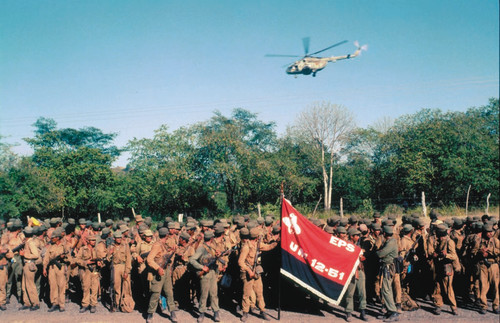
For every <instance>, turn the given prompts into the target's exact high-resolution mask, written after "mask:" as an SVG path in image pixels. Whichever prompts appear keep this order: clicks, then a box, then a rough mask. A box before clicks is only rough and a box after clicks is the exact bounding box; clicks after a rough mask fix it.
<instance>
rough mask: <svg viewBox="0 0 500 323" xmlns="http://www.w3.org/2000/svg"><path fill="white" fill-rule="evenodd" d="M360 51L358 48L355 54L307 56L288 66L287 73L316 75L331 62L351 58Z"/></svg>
mask: <svg viewBox="0 0 500 323" xmlns="http://www.w3.org/2000/svg"><path fill="white" fill-rule="evenodd" d="M359 53H360V49H359V48H358V49H357V50H356V51H355V52H354V53H353V54H348V55H342V56H331V57H312V56H305V57H303V58H301V59H299V60H298V61H295V62H294V63H293V64H291V65H290V66H288V67H287V69H286V73H287V74H292V75H297V74H304V75H310V74H312V76H316V73H317V72H318V71H321V70H322V69H324V68H325V67H326V65H327V64H328V63H329V62H336V61H338V60H341V59H349V58H354V57H356V56H358V55H359Z"/></svg>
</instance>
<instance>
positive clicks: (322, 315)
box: [0, 298, 500, 323]
mask: <svg viewBox="0 0 500 323" xmlns="http://www.w3.org/2000/svg"><path fill="white" fill-rule="evenodd" d="M419 304H420V306H421V309H419V310H417V311H414V312H405V313H403V314H401V315H400V322H431V321H435V322H437V321H439V322H464V323H465V322H483V323H487V322H492V323H498V322H500V315H497V314H494V313H492V312H491V311H488V313H487V314H485V315H481V314H479V313H478V312H477V311H476V310H474V309H472V308H464V307H461V308H459V309H458V313H459V315H458V316H454V315H452V314H451V313H450V312H449V307H443V313H442V314H441V315H439V316H436V315H434V314H432V313H431V312H430V310H431V308H432V306H431V304H430V303H429V302H424V301H420V302H419ZM464 306H465V305H464ZM19 307H20V305H19V304H18V303H17V301H16V300H15V299H14V298H11V304H8V305H7V310H6V311H0V321H1V322H33V323H34V322H37V323H38V322H44V323H45V322H122V323H125V322H144V321H145V317H144V316H143V314H141V313H139V312H138V311H134V312H132V313H128V314H125V313H120V312H116V313H109V312H108V310H107V309H106V308H104V307H103V306H102V305H101V304H99V305H98V307H97V312H96V313H94V314H91V313H89V312H86V313H84V314H80V313H79V312H78V311H79V309H80V308H79V306H78V305H77V304H75V303H68V304H67V306H66V311H65V312H62V313H61V312H59V311H56V312H53V313H48V312H47V309H48V307H47V305H46V304H42V305H41V309H40V310H38V311H33V312H32V311H29V310H28V311H18V308H19ZM490 308H491V307H490ZM268 312H269V314H270V316H272V318H273V319H272V320H271V322H272V321H274V319H276V318H277V311H276V310H269V311H268ZM377 313H378V308H376V307H374V306H371V305H369V306H368V308H367V314H368V315H369V318H370V321H371V322H382V321H381V320H378V319H377V318H376V315H377ZM353 314H354V317H353V319H352V322H362V321H361V320H359V318H358V317H359V314H358V313H357V312H354V313H353ZM178 319H179V322H182V323H183V322H196V314H194V313H189V312H185V311H179V312H178ZM169 321H170V320H169V317H168V314H155V316H154V322H169ZM221 321H222V322H240V319H239V315H238V314H237V313H233V312H230V311H227V310H221ZM280 321H281V322H293V323H299V322H304V323H311V322H344V314H343V311H342V308H341V307H338V306H327V305H323V304H315V305H313V306H307V305H306V306H301V308H300V310H295V309H292V308H286V309H285V310H282V311H281V320H280ZM204 322H208V323H210V322H213V320H212V313H211V312H209V314H208V317H206V318H205V321H204ZM247 322H250V323H252V322H263V321H262V320H261V319H259V318H257V317H256V316H253V315H250V316H249V319H248V321H247Z"/></svg>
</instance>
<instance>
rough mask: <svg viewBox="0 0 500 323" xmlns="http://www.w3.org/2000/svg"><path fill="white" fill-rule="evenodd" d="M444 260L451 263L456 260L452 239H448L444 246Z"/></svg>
mask: <svg viewBox="0 0 500 323" xmlns="http://www.w3.org/2000/svg"><path fill="white" fill-rule="evenodd" d="M446 259H448V260H451V261H454V260H457V259H458V256H457V250H456V246H455V241H453V240H452V239H449V240H448V244H447V245H446Z"/></svg>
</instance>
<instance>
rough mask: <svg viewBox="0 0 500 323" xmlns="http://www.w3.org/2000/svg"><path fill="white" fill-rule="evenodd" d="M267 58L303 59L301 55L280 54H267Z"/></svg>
mask: <svg viewBox="0 0 500 323" xmlns="http://www.w3.org/2000/svg"><path fill="white" fill-rule="evenodd" d="M265 57H302V56H300V55H279V54H267V55H265Z"/></svg>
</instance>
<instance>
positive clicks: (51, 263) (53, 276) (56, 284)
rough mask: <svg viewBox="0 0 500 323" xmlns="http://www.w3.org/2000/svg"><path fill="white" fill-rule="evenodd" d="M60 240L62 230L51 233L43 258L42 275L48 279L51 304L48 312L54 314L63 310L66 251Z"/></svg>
mask: <svg viewBox="0 0 500 323" xmlns="http://www.w3.org/2000/svg"><path fill="white" fill-rule="evenodd" d="M61 238H62V229H57V230H53V231H52V235H51V238H50V243H51V244H50V246H49V247H48V248H47V251H46V253H45V256H44V258H43V275H44V276H45V277H47V275H48V277H49V286H50V303H51V304H52V307H51V308H50V309H49V310H48V311H49V312H54V311H55V310H57V309H59V311H60V312H64V310H65V309H64V307H65V298H66V297H65V294H66V277H65V274H64V273H65V269H66V268H65V267H66V264H64V261H65V260H66V255H67V251H66V250H65V249H64V246H63V244H62V241H61Z"/></svg>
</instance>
